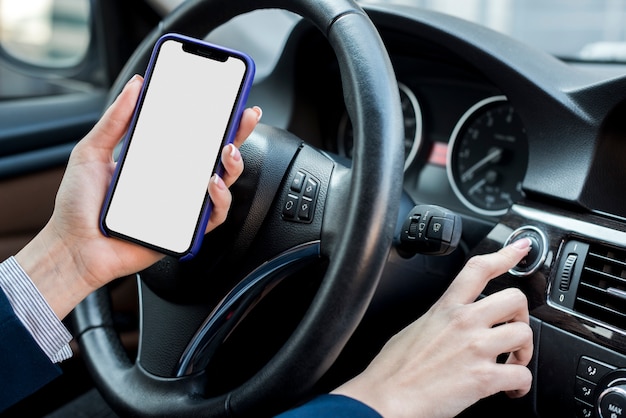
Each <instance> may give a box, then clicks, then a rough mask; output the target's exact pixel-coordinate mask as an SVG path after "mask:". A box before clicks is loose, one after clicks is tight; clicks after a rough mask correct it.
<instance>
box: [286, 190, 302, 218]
mask: <svg viewBox="0 0 626 418" xmlns="http://www.w3.org/2000/svg"><path fill="white" fill-rule="evenodd" d="M298 202H299V198H298V196H294V195H292V194H288V195H287V199H285V205H284V206H283V216H284V217H285V218H291V219H293V218H295V217H296V210H297V208H298V205H299V203H298Z"/></svg>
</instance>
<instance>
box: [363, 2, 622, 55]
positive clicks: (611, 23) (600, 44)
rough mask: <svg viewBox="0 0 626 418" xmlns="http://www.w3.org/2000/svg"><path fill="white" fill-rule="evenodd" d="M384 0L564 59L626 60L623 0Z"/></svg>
mask: <svg viewBox="0 0 626 418" xmlns="http://www.w3.org/2000/svg"><path fill="white" fill-rule="evenodd" d="M383 2H384V3H394V4H405V5H412V6H418V7H423V8H426V9H431V10H436V11H441V12H444V13H447V14H451V15H455V16H458V17H461V18H463V19H466V20H470V21H474V22H477V23H480V24H481V25H484V26H487V27H489V28H491V29H494V30H497V31H499V32H503V33H505V34H507V35H509V36H512V37H514V38H517V39H519V40H521V41H523V42H525V43H527V44H529V45H531V46H534V47H537V48H540V49H543V50H544V51H546V52H549V53H551V54H553V55H556V56H558V57H560V58H564V59H575V60H586V61H622V62H626V34H625V32H626V1H623V0H462V1H459V0H378V1H377V3H383ZM361 3H364V4H365V3H374V2H369V1H361Z"/></svg>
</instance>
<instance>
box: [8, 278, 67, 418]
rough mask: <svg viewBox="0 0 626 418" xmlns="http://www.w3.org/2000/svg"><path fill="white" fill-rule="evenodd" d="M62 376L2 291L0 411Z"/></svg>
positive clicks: (59, 369)
mask: <svg viewBox="0 0 626 418" xmlns="http://www.w3.org/2000/svg"><path fill="white" fill-rule="evenodd" d="M60 374H61V368H60V367H59V366H58V365H56V364H54V363H52V362H51V361H50V359H49V358H48V356H46V354H45V353H44V352H43V351H42V350H41V348H39V345H37V343H36V342H35V340H34V339H33V337H32V336H31V335H30V333H29V332H28V330H27V329H26V328H25V327H24V325H22V322H21V321H20V320H19V319H18V317H17V316H16V315H15V312H14V311H13V308H12V307H11V304H10V303H9V300H8V299H7V297H6V295H5V294H4V292H3V291H2V290H0V412H1V411H3V410H5V409H6V408H8V407H9V406H11V405H13V404H14V403H16V402H17V401H19V400H21V399H23V398H25V397H26V396H28V395H30V394H31V393H33V392H35V391H36V390H37V389H39V388H41V387H42V386H44V385H45V384H46V383H48V382H50V381H51V380H53V379H54V378H56V377H57V376H59V375H60Z"/></svg>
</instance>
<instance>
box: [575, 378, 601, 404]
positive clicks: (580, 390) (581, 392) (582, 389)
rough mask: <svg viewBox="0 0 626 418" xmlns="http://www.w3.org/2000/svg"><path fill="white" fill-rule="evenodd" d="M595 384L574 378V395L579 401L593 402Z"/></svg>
mask: <svg viewBox="0 0 626 418" xmlns="http://www.w3.org/2000/svg"><path fill="white" fill-rule="evenodd" d="M595 388H596V385H594V384H593V383H591V382H587V381H586V380H583V379H581V378H579V377H577V378H576V387H575V388H574V396H575V397H576V399H578V400H580V401H584V402H587V403H588V404H593V394H594V391H595Z"/></svg>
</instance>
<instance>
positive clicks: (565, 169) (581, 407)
mask: <svg viewBox="0 0 626 418" xmlns="http://www.w3.org/2000/svg"><path fill="white" fill-rule="evenodd" d="M366 11H368V13H369V14H370V17H371V18H372V20H373V21H374V23H375V24H376V25H377V27H378V29H379V31H380V33H381V36H382V38H383V41H384V43H385V46H386V47H387V50H388V52H389V54H390V58H391V60H392V64H393V67H394V70H395V72H396V78H397V80H398V88H399V91H400V96H401V99H402V109H403V113H404V131H405V138H404V141H405V147H404V148H405V162H404V167H403V169H404V192H405V195H406V197H408V199H409V200H410V202H411V203H412V204H420V203H427V204H434V205H440V206H443V207H446V208H447V209H449V210H452V211H455V212H457V213H459V214H461V216H462V218H463V239H462V241H463V245H462V248H460V250H461V251H459V252H460V259H459V258H456V259H444V260H443V261H439V262H437V261H435V260H436V259H437V257H431V258H423V257H415V259H417V260H413V261H412V262H413V264H411V265H403V266H402V267H398V265H399V264H398V263H396V260H397V257H396V258H394V254H392V255H391V256H390V261H389V269H388V270H389V271H388V272H387V273H388V274H385V276H384V277H383V278H382V285H383V286H385V284H387V286H388V287H394V286H395V287H396V293H395V294H394V296H393V298H395V299H393V302H392V303H391V304H395V303H398V304H399V299H401V298H402V296H404V294H405V293H407V290H406V288H407V286H412V287H413V289H412V290H411V292H413V293H414V294H419V295H420V296H423V295H425V294H428V295H429V296H430V299H429V298H428V297H421V299H420V298H416V299H414V300H412V302H411V305H410V306H411V309H412V310H413V312H412V314H413V317H412V318H414V317H415V316H417V315H419V314H420V312H423V311H424V310H425V309H427V308H428V303H432V302H433V301H434V299H435V298H436V296H437V294H438V292H441V291H442V289H444V288H445V287H446V286H447V284H448V283H449V281H450V280H451V279H452V278H453V277H454V272H455V271H456V270H455V269H458V268H460V267H461V266H462V263H463V262H464V260H466V259H467V257H469V256H471V255H474V254H484V253H488V252H492V251H496V250H498V249H499V248H501V247H502V246H503V245H505V243H506V242H509V241H510V240H511V239H512V238H514V237H517V236H522V235H523V236H529V237H531V238H532V239H533V240H534V241H533V246H534V247H536V248H535V249H536V251H535V252H534V253H533V254H535V255H536V257H535V256H533V257H535V258H534V259H532V260H526V261H527V262H528V265H527V266H526V267H527V268H522V269H520V270H521V271H517V270H516V271H511V272H510V274H506V275H504V276H501V277H499V278H496V279H495V280H492V281H491V282H490V284H489V285H488V286H487V288H486V289H485V292H484V294H485V295H488V294H490V293H493V292H497V291H499V290H502V289H504V288H508V287H517V288H519V289H520V290H522V291H523V292H524V294H525V295H526V297H527V299H528V302H529V308H530V313H531V326H532V327H533V331H534V338H535V353H534V358H533V361H532V362H531V365H530V367H531V369H532V371H533V376H534V384H533V389H532V391H531V394H530V395H529V396H527V397H526V398H525V399H524V400H523V401H522V402H523V403H522V404H521V405H523V408H521V409H520V404H518V403H511V404H507V405H506V406H505V407H504V408H506V409H503V410H502V411H500V412H502V413H507V414H509V413H510V414H513V415H510V416H542V417H555V416H559V417H560V416H571V417H574V416H583V417H592V416H600V413H601V412H600V411H601V410H602V408H604V410H603V411H604V412H602V414H603V415H601V416H604V417H608V416H612V415H611V413H610V410H609V409H608V408H609V406H607V405H613V406H615V405H616V403H615V402H617V401H615V402H613V401H611V399H616V398H619V396H622V395H620V394H623V397H622V398H619V399H620V400H619V402H624V406H626V383H625V382H626V206H625V205H624V204H623V199H622V198H621V196H623V190H622V188H623V184H626V170H625V169H624V167H626V159H625V157H624V156H625V155H626V141H623V138H624V137H626V125H625V124H624V123H623V121H624V120H626V105H624V103H626V77H624V74H626V68H624V66H623V65H614V66H604V67H603V66H593V65H587V64H582V63H567V62H563V61H560V60H558V59H556V58H554V57H552V56H548V55H547V54H545V53H543V52H540V51H536V50H534V49H532V48H530V47H528V46H526V45H523V44H521V43H519V42H517V41H514V40H512V39H509V38H507V37H505V36H503V35H500V34H497V33H495V32H492V31H490V30H487V29H485V28H482V27H479V26H476V25H474V24H471V23H469V22H464V21H461V20H458V19H456V18H453V17H450V16H446V15H442V14H438V13H435V12H428V11H423V10H417V9H410V8H403V7H401V6H397V7H396V6H384V7H383V6H371V7H368V8H366ZM256 89H257V90H256V93H255V94H256V96H255V97H254V99H256V102H257V103H261V104H263V103H268V104H267V105H263V106H264V111H266V113H267V114H268V118H269V119H268V120H270V123H271V124H278V125H280V123H276V121H280V120H282V121H283V122H284V123H283V125H282V126H283V127H284V128H286V129H288V130H290V131H291V132H293V133H295V134H296V135H297V136H299V137H300V138H302V139H303V140H305V141H306V142H307V143H309V144H311V145H313V146H315V147H317V148H319V149H320V150H321V151H322V152H325V153H327V154H328V155H331V156H332V157H333V158H336V159H338V160H341V161H345V162H346V164H349V161H350V158H351V156H352V152H353V151H352V150H353V148H352V144H353V141H354V137H355V136H356V135H358V132H355V131H354V128H353V127H352V126H351V123H350V118H349V116H348V115H347V113H346V108H345V106H344V104H343V94H344V93H343V90H342V87H341V74H339V70H338V65H337V62H336V60H335V57H334V54H333V52H332V51H331V50H330V48H329V47H328V45H327V42H326V41H325V40H324V39H323V37H322V36H321V35H320V34H318V33H317V31H316V30H315V29H313V28H311V27H310V26H308V25H307V24H305V23H302V24H298V25H296V26H295V28H294V29H293V31H291V33H290V35H289V37H288V39H287V42H286V44H285V45H284V47H283V49H282V55H281V56H280V58H279V60H278V62H277V64H276V68H275V69H274V70H273V71H272V72H271V74H270V75H269V76H268V77H267V78H265V79H264V80H262V81H261V82H259V83H258V84H257V86H256ZM277 92H280V93H281V96H280V97H281V101H280V103H278V102H277V101H276V100H274V99H272V97H276V93H277ZM265 117H266V116H265V115H264V119H265ZM401 215H402V214H401ZM457 256H459V255H458V254H457ZM437 273H438V274H437ZM399 275H400V276H402V277H403V279H402V280H399V279H398V276H399ZM399 282H402V285H400V284H398V283H399ZM408 282H410V283H412V284H411V285H406V283H408ZM433 287H435V290H433ZM387 290H388V288H386V290H385V292H387ZM400 294H402V296H399V295H400ZM376 303H377V300H376V299H375V300H374V302H373V304H374V305H376ZM405 313H406V312H405ZM408 320H410V319H408ZM388 324H389V327H392V325H391V322H388ZM367 326H368V325H364V327H367ZM370 331H371V329H367V330H366V331H365V333H366V334H368V336H371V332H370ZM390 332H391V331H390ZM357 345H358V344H357ZM362 347H363V346H362V345H359V346H358V349H361V350H362ZM358 349H357V350H356V351H357V352H358ZM357 354H358V353H357ZM613 409H615V408H613ZM624 410H626V409H624ZM490 411H491V412H493V411H494V410H493V409H492V410H490ZM503 411H506V412H503ZM520 411H523V412H520ZM515 413H517V415H515ZM477 416H481V414H477ZM507 416H508V415H507ZM617 416H620V415H617Z"/></svg>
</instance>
